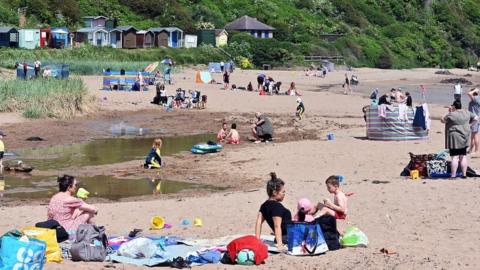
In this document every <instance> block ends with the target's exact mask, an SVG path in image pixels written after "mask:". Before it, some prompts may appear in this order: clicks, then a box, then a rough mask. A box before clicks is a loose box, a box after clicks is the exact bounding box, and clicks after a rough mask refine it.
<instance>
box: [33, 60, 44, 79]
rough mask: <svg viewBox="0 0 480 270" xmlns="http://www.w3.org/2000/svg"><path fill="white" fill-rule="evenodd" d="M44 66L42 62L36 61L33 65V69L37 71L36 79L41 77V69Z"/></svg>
mask: <svg viewBox="0 0 480 270" xmlns="http://www.w3.org/2000/svg"><path fill="white" fill-rule="evenodd" d="M41 66H42V62H40V60H38V59H37V60H35V62H34V63H33V69H34V70H35V78H38V76H39V75H40V68H41Z"/></svg>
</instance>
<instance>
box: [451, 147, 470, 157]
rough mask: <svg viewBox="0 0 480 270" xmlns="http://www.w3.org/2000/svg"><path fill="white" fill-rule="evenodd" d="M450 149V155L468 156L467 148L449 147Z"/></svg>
mask: <svg viewBox="0 0 480 270" xmlns="http://www.w3.org/2000/svg"><path fill="white" fill-rule="evenodd" d="M449 150H450V156H451V157H454V156H466V155H467V148H466V147H465V148H460V149H449Z"/></svg>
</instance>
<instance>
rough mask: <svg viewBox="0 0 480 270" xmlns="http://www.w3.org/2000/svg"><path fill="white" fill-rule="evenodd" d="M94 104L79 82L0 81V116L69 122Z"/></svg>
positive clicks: (80, 81)
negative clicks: (20, 115)
mask: <svg viewBox="0 0 480 270" xmlns="http://www.w3.org/2000/svg"><path fill="white" fill-rule="evenodd" d="M92 104H93V99H92V98H91V97H89V96H88V91H87V89H86V87H85V85H84V83H83V81H82V80H80V79H67V80H55V79H47V80H43V79H38V80H30V81H24V80H0V112H22V114H23V116H24V117H26V118H43V117H50V118H58V119H69V118H72V117H73V116H74V115H75V114H76V113H81V112H85V111H86V110H88V109H89V108H90V107H91V105H92Z"/></svg>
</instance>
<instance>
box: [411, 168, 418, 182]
mask: <svg viewBox="0 0 480 270" xmlns="http://www.w3.org/2000/svg"><path fill="white" fill-rule="evenodd" d="M410 177H411V178H412V180H416V179H418V178H419V177H420V172H419V171H418V170H411V171H410Z"/></svg>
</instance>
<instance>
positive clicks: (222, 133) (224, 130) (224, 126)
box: [217, 122, 227, 143]
mask: <svg viewBox="0 0 480 270" xmlns="http://www.w3.org/2000/svg"><path fill="white" fill-rule="evenodd" d="M226 137H227V123H226V122H223V124H222V128H221V129H220V130H219V131H218V133H217V142H220V143H223V142H225V138H226Z"/></svg>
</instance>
